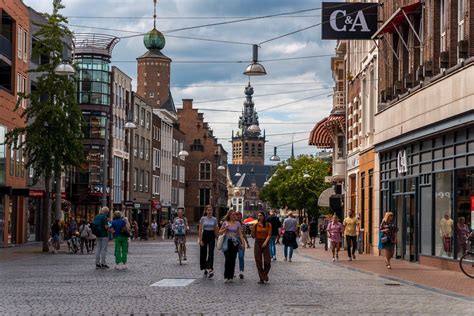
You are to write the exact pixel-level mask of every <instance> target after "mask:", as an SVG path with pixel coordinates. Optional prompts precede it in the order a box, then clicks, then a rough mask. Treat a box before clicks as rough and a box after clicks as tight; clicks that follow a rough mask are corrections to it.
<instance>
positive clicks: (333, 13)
mask: <svg viewBox="0 0 474 316" xmlns="http://www.w3.org/2000/svg"><path fill="white" fill-rule="evenodd" d="M377 8H378V4H377V3H341V2H323V3H322V16H321V22H322V24H321V38H322V39H359V40H369V39H371V37H372V35H374V34H375V32H376V31H377Z"/></svg>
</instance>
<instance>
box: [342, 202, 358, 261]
mask: <svg viewBox="0 0 474 316" xmlns="http://www.w3.org/2000/svg"><path fill="white" fill-rule="evenodd" d="M343 226H344V235H345V236H346V243H347V256H348V257H349V261H352V259H355V258H356V256H355V252H356V249H357V236H359V231H360V222H359V220H358V219H357V218H356V217H355V212H354V211H353V210H349V212H348V216H347V217H346V218H345V219H344V224H343Z"/></svg>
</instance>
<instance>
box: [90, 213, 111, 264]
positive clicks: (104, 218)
mask: <svg viewBox="0 0 474 316" xmlns="http://www.w3.org/2000/svg"><path fill="white" fill-rule="evenodd" d="M109 213H110V210H109V208H108V207H107V206H103V207H102V208H101V209H100V213H99V215H97V216H96V217H95V218H94V221H93V222H92V232H93V233H94V235H96V236H97V250H96V253H95V267H96V269H108V268H109V266H108V265H107V263H106V255H107V243H108V242H109Z"/></svg>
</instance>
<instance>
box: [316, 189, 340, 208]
mask: <svg viewBox="0 0 474 316" xmlns="http://www.w3.org/2000/svg"><path fill="white" fill-rule="evenodd" d="M334 194H336V192H335V191H334V188H333V187H330V188H327V189H326V190H324V191H323V192H321V194H320V195H319V199H318V206H322V207H329V198H330V197H331V196H332V195H334Z"/></svg>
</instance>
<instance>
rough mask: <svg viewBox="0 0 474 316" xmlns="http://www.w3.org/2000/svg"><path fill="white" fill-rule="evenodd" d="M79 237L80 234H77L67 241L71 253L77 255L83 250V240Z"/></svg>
mask: <svg viewBox="0 0 474 316" xmlns="http://www.w3.org/2000/svg"><path fill="white" fill-rule="evenodd" d="M78 235H79V233H78V232H76V233H74V234H72V236H71V238H70V239H68V240H67V241H66V242H67V246H68V248H69V252H70V253H74V254H76V253H78V251H79V250H80V248H81V238H79V236H78Z"/></svg>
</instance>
